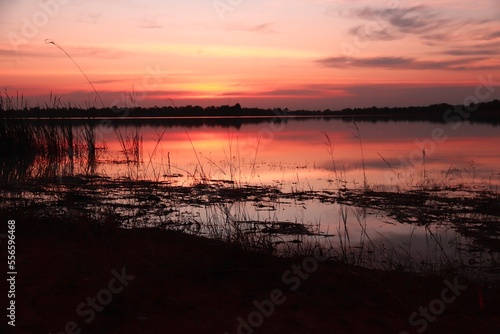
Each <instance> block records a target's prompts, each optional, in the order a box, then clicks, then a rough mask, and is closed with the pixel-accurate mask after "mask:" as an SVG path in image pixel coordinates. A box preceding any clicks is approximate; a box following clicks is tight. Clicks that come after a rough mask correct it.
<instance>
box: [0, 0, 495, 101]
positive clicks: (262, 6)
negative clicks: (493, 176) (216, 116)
mask: <svg viewBox="0 0 500 334" xmlns="http://www.w3.org/2000/svg"><path fill="white" fill-rule="evenodd" d="M499 19H500V3H499V2H498V1H497V0H476V1H474V2H473V3H470V2H463V1H461V2H455V1H451V0H433V1H430V0H424V1H418V2H417V1H415V2H414V1H397V0H396V1H388V0H372V1H366V0H360V1H349V0H338V1H327V0H288V1H284V0H267V1H262V0H252V1H248V0H241V1H236V0H231V1H229V0H203V1H201V0H188V1H187V0H186V1H182V2H174V1H159V0H144V1H139V0H115V1H104V0H45V1H43V0H40V1H36V2H35V1H33V2H29V3H28V2H25V1H9V2H1V3H0V32H1V34H0V74H1V78H2V85H0V88H2V93H4V92H3V89H4V88H7V89H8V92H9V93H10V94H15V93H16V92H19V93H22V94H24V96H25V97H27V98H28V100H29V101H30V103H31V104H32V105H36V104H37V103H43V102H45V101H48V99H49V95H50V93H51V92H52V93H53V94H56V95H57V96H59V97H61V99H62V101H63V102H64V103H75V104H79V105H80V106H85V101H86V102H88V103H94V100H95V94H94V93H93V91H92V88H91V86H90V85H89V84H88V82H87V81H86V79H85V77H84V76H83V75H82V74H81V73H80V71H79V70H78V68H77V67H76V66H75V65H74V64H73V63H72V62H71V60H70V59H69V58H68V57H67V56H66V55H65V54H64V53H63V52H62V51H61V50H59V49H57V48H56V47H55V46H54V45H52V44H46V43H45V40H46V39H51V40H53V41H55V42H56V43H58V44H59V45H60V46H61V47H63V48H64V49H65V50H66V51H67V52H68V53H69V54H70V55H71V56H72V57H73V59H74V60H75V61H76V62H77V63H78V64H79V66H80V67H81V68H82V69H83V70H84V71H85V73H86V74H87V76H88V77H89V78H90V80H91V81H92V82H93V84H94V85H95V87H96V89H97V90H98V92H99V93H100V95H101V97H102V99H103V100H104V103H105V104H106V105H107V106H111V105H114V104H116V105H124V103H125V99H124V97H123V96H124V95H123V94H124V93H130V92H132V90H135V91H136V94H137V95H136V102H137V103H138V104H139V105H140V106H143V107H147V106H152V105H165V104H167V99H169V98H170V99H172V100H173V101H174V103H175V104H176V105H186V104H193V105H195V104H196V105H201V106H207V105H220V104H228V103H229V104H235V103H240V104H241V105H242V106H244V107H265V108H273V107H288V108H290V109H299V108H304V109H327V108H329V109H340V108H346V107H369V106H373V105H376V106H379V107H383V106H408V105H427V104H432V103H440V102H447V103H463V102H464V100H465V99H466V98H467V97H468V96H470V95H475V94H477V93H476V88H477V87H478V85H479V84H480V79H479V78H480V77H483V78H486V79H487V78H490V81H493V82H494V84H492V85H491V86H492V88H491V89H484V88H483V89H482V90H481V91H480V97H481V98H480V100H492V99H495V98H500V85H498V84H496V83H497V82H499V83H500V58H499V57H498V54H500V27H499V25H498V22H499ZM478 97H479V96H478ZM168 104H170V102H168ZM96 106H97V107H99V106H100V104H98V103H96Z"/></svg>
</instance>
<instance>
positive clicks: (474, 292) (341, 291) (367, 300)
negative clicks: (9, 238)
mask: <svg viewBox="0 0 500 334" xmlns="http://www.w3.org/2000/svg"><path fill="white" fill-rule="evenodd" d="M0 217H1V222H2V226H3V227H4V228H3V229H2V231H1V232H2V233H5V230H6V229H5V225H7V220H9V219H15V220H16V265H17V268H16V270H17V273H18V274H17V277H16V285H15V295H16V322H15V323H16V326H15V328H14V327H11V326H7V321H8V318H6V316H5V314H2V317H1V318H2V323H1V327H0V332H2V333H3V332H5V333H54V334H55V333H219V334H224V333H231V334H233V333H245V334H249V333H301V334H304V333H311V334H312V333H401V332H405V331H406V332H408V333H422V332H425V333H500V294H499V292H500V291H499V290H498V288H496V289H495V288H491V287H490V288H486V287H485V288H483V289H482V294H481V295H482V305H483V307H482V310H481V307H480V304H481V302H480V298H479V296H480V295H479V291H480V290H479V286H478V284H475V283H470V282H466V281H465V280H463V279H461V278H457V277H455V276H454V274H452V273H450V274H443V276H431V277H429V276H426V277H419V276H417V275H412V274H407V273H399V272H381V271H375V270H368V269H363V268H357V267H352V266H346V265H344V264H340V263H334V262H332V261H322V259H319V260H320V261H318V260H315V259H314V258H313V257H307V256H304V257H296V258H290V259H282V258H276V257H272V256H270V255H267V254H262V253H253V252H248V251H244V250H242V249H241V247H238V246H235V245H227V244H224V243H221V242H218V241H213V240H207V239H203V238H199V237H195V236H189V235H184V234H180V233H177V232H168V231H161V230H157V229H148V230H146V229H137V230H122V229H116V228H114V227H113V222H112V221H108V222H107V223H105V224H104V225H97V224H95V223H87V222H85V221H80V222H75V223H70V222H68V221H67V220H66V221H64V220H63V221H55V220H54V219H48V218H35V217H30V216H29V215H25V214H13V213H12V212H10V213H5V212H4V213H0ZM0 248H1V259H2V268H4V269H3V270H2V271H3V274H2V275H3V277H5V276H6V272H7V270H6V269H5V268H6V265H4V263H6V258H7V250H6V249H7V243H6V239H5V238H3V239H1V243H0ZM445 280H447V281H446V282H445ZM5 282H6V279H5V278H4V279H2V284H1V289H2V291H1V295H2V298H1V301H2V305H1V309H2V312H3V313H6V312H7V311H6V308H7V298H6V295H7V293H6V292H7V289H8V287H7V286H6V285H5ZM429 308H430V310H429ZM414 312H416V313H414ZM433 312H434V313H433ZM240 317H241V318H240ZM409 318H411V320H409Z"/></svg>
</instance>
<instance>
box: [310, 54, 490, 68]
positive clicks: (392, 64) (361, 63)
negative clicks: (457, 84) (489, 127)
mask: <svg viewBox="0 0 500 334" xmlns="http://www.w3.org/2000/svg"><path fill="white" fill-rule="evenodd" d="M482 60H486V58H484V57H475V58H459V59H450V60H418V59H416V58H410V57H367V58H346V57H331V58H323V59H319V60H317V62H318V63H319V64H321V65H323V66H327V67H334V68H349V67H364V68H385V69H414V70H422V69H431V70H467V69H474V70H477V69H490V68H492V66H489V65H481V64H478V63H477V62H480V61H482ZM493 68H495V67H493Z"/></svg>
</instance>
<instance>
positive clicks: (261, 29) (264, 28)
mask: <svg viewBox="0 0 500 334" xmlns="http://www.w3.org/2000/svg"><path fill="white" fill-rule="evenodd" d="M272 26H273V23H270V22H267V23H262V24H257V25H232V26H229V27H228V30H234V31H247V32H256V33H267V34H268V33H274V32H275V31H274V30H273V29H272Z"/></svg>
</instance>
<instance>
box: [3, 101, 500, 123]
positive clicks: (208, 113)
mask: <svg viewBox="0 0 500 334" xmlns="http://www.w3.org/2000/svg"><path fill="white" fill-rule="evenodd" d="M458 110H462V111H463V113H464V114H466V115H467V118H466V120H468V121H471V122H489V123H495V124H500V101H499V100H494V101H490V102H483V103H479V104H477V105H468V106H463V105H450V104H446V103H441V104H433V105H429V106H420V107H419V106H411V107H393V108H389V107H382V108H380V107H371V108H354V109H352V108H346V109H342V110H330V109H326V110H293V111H291V110H288V109H286V108H285V109H281V108H274V109H260V108H242V107H241V105H240V104H239V103H237V104H235V105H233V106H229V105H222V106H210V107H205V108H203V107H200V106H191V105H188V106H179V107H174V106H164V107H156V106H155V107H150V108H142V107H133V108H125V107H116V106H113V107H110V108H100V109H97V108H88V109H83V108H76V107H64V108H44V107H31V108H29V107H24V108H23V109H20V110H13V109H11V110H5V106H2V104H0V117H1V118H85V119H93V118H111V119H123V120H126V119H134V118H141V117H148V118H153V117H178V118H185V117H192V118H202V117H241V118H253V117H273V118H284V117H291V116H301V117H338V118H341V119H343V120H346V121H351V120H366V121H389V120H409V121H411V120H426V121H433V122H446V121H447V119H446V117H445V115H447V114H449V113H450V111H451V112H454V111H455V112H457V111H458Z"/></svg>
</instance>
